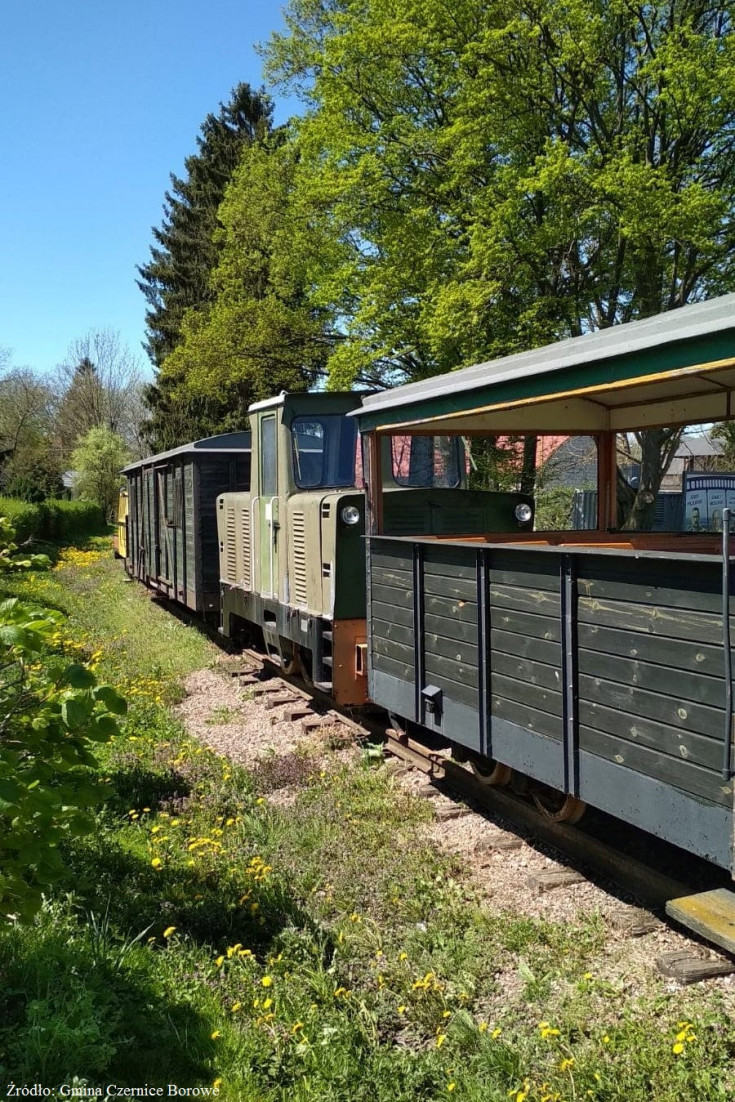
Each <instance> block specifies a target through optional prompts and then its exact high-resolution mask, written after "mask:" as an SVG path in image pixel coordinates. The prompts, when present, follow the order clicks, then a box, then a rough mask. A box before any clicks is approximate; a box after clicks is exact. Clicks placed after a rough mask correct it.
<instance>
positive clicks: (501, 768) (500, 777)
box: [469, 754, 513, 788]
mask: <svg viewBox="0 0 735 1102" xmlns="http://www.w3.org/2000/svg"><path fill="white" fill-rule="evenodd" d="M469 762H470V767H471V769H472V772H473V773H474V774H475V776H476V777H477V779H478V781H480V782H481V783H482V784H486V785H487V786H488V787H489V788H505V786H506V784H508V782H509V781H510V778H511V776H512V774H513V770H512V769H511V767H510V766H509V765H503V763H502V762H500V761H495V759H494V758H482V757H480V756H479V755H475V754H471V755H470V757H469Z"/></svg>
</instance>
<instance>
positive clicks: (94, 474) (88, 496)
mask: <svg viewBox="0 0 735 1102" xmlns="http://www.w3.org/2000/svg"><path fill="white" fill-rule="evenodd" d="M129 457H130V453H129V452H128V449H127V446H126V444H125V441H124V440H123V438H122V437H121V436H118V434H117V433H115V432H112V431H111V430H110V429H108V428H106V427H105V426H104V425H99V426H97V427H96V428H92V429H90V430H89V432H88V433H87V434H86V435H85V436H83V437H82V438H81V439H80V440H79V443H78V444H77V446H76V448H75V449H74V451H73V453H72V457H71V462H72V466H73V468H74V493H75V495H76V496H77V497H81V498H84V499H85V500H86V501H94V502H95V503H96V504H97V505H99V506H100V507H101V509H102V510H103V511H104V514H105V517H106V518H107V520H112V519H113V517H114V516H115V512H116V509H117V502H118V495H119V492H120V487H121V485H122V476H121V475H120V469H121V468H122V467H124V466H125V464H126V463H127V462H128V459H129Z"/></svg>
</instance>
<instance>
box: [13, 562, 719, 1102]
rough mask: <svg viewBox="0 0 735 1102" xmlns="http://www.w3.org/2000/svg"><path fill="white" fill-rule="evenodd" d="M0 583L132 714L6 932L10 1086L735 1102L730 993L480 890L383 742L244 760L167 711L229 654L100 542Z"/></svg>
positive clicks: (301, 1095)
mask: <svg viewBox="0 0 735 1102" xmlns="http://www.w3.org/2000/svg"><path fill="white" fill-rule="evenodd" d="M3 585H4V586H5V587H6V588H8V587H10V588H12V590H13V591H15V592H21V591H22V592H23V593H24V595H26V596H29V597H33V598H35V599H38V600H42V601H44V602H46V603H49V604H52V605H53V606H54V607H57V608H60V609H62V610H63V611H65V612H66V613H67V615H68V621H67V626H66V628H65V631H64V632H63V633H62V638H61V639H60V640H59V645H60V646H63V647H65V648H66V649H67V650H70V651H72V652H74V653H80V654H82V655H84V656H86V657H87V659H88V660H89V661H91V662H92V664H93V665H95V666H96V668H97V673H98V675H99V676H100V677H101V678H103V679H106V680H109V681H111V682H113V683H115V684H116V685H118V686H121V687H122V688H123V689H124V691H126V693H127V695H128V698H129V700H130V713H129V716H128V718H127V721H126V723H125V727H124V730H123V732H122V734H121V736H120V737H119V738H118V739H116V740H115V741H114V742H113V743H111V744H109V745H108V746H106V747H104V748H103V749H102V751H101V754H100V768H101V770H102V771H103V775H104V776H106V777H108V778H109V780H110V784H111V788H112V796H111V798H110V800H109V801H108V803H107V805H106V806H105V807H104V808H103V809H102V810H101V811H100V813H99V815H98V821H97V830H96V832H95V833H94V834H93V835H91V836H89V837H87V838H85V839H83V840H81V841H78V842H77V843H75V845H74V846H73V847H70V849H69V852H68V853H67V855H66V856H67V859H68V860H69V862H70V863H71V867H72V869H73V873H74V878H73V883H72V884H67V885H66V887H65V888H62V889H60V890H59V892H58V894H57V895H55V896H54V898H51V899H49V900H48V901H47V904H46V906H45V907H44V910H43V912H42V913H41V914H40V915H39V917H38V919H37V921H36V922H35V923H34V924H33V925H32V926H29V927H25V928H24V927H11V928H6V929H4V930H3V931H1V932H0V1084H2V1083H3V1082H10V1081H13V1082H15V1083H27V1084H30V1083H33V1082H40V1083H42V1084H43V1085H45V1086H48V1087H49V1088H51V1089H52V1090H53V1091H54V1092H55V1091H57V1090H58V1089H59V1088H60V1087H61V1085H62V1084H68V1085H69V1084H72V1083H76V1086H77V1089H78V1090H80V1091H81V1090H83V1089H84V1088H85V1085H86V1087H87V1088H91V1087H92V1086H97V1085H102V1086H103V1087H104V1086H105V1085H106V1084H107V1083H115V1084H117V1085H118V1086H120V1087H122V1086H129V1087H141V1086H143V1085H144V1084H146V1083H148V1084H150V1085H156V1086H158V1085H160V1086H163V1087H164V1088H165V1087H166V1085H167V1084H169V1083H175V1084H177V1085H178V1086H179V1087H182V1088H183V1087H190V1088H193V1087H200V1088H214V1085H215V1084H217V1089H218V1091H219V1097H221V1098H226V1099H233V1100H235V1099H236V1100H238V1102H240V1100H245V1102H249V1100H252V1102H256V1100H258V1102H266V1100H267V1102H281V1100H283V1102H286V1100H289V1102H291V1100H297V1102H298V1100H302V1099H303V1100H306V1099H317V1100H320V1102H321V1100H325V1102H327V1100H328V1102H331V1100H334V1102H338V1100H339V1102H389V1100H390V1102H414V1100H427V1102H428V1100H434V1099H444V1098H452V1099H465V1100H471V1102H480V1100H482V1102H495V1100H497V1102H500V1100H507V1099H508V1098H510V1099H514V1100H515V1102H561V1100H569V1102H571V1100H572V1099H575V1100H576V1099H586V1098H593V1099H598V1100H600V1102H623V1100H624V1102H629V1100H631V1099H651V1098H655V1099H656V1100H657V1102H680V1100H682V1099H689V1098H707V1099H708V1100H709V1099H725V1098H728V1097H732V1089H733V1077H732V1072H731V1062H732V1055H733V1051H734V1047H735V1029H734V1028H733V1024H732V1022H731V1020H730V1018H729V1017H728V1015H727V1013H726V1007H724V1006H723V1005H722V1003H721V1000H720V996H719V994H718V993H717V992H716V991H710V990H707V989H695V990H687V991H684V992H681V991H677V992H673V993H672V992H669V991H668V990H667V989H666V987H665V985H664V984H663V983H661V984H653V985H652V986H651V987H650V989H649V991H648V994H646V995H645V996H639V997H636V998H632V997H631V996H630V995H629V993H628V991H627V990H626V988H625V987H624V985H623V984H620V985H618V986H616V985H615V984H613V983H610V982H603V981H602V980H600V979H598V978H596V976H595V975H594V972H593V971H591V964H590V962H591V961H593V960H595V959H597V958H598V957H599V954H600V952H601V950H602V947H603V943H604V938H605V931H604V928H603V925H602V923H601V921H600V920H599V918H598V917H597V916H596V915H589V916H585V917H584V918H583V919H581V920H580V921H578V922H577V923H574V924H556V923H551V922H542V921H538V920H532V919H529V918H528V917H525V916H519V915H514V914H507V913H495V912H494V911H492V910H491V909H489V908H488V907H487V906H486V905H483V903H482V902H481V901H480V900H479V899H477V898H476V897H475V895H474V893H473V891H472V890H471V888H470V887H469V886H468V884H467V882H466V880H465V879H464V878H463V876H462V871H461V869H459V868H458V867H456V866H455V865H454V864H453V862H452V860H451V859H448V858H445V857H442V856H440V855H438V854H437V852H436V851H434V850H433V849H432V848H430V847H429V846H427V845H426V844H425V843H424V842H423V841H422V840H421V839H422V831H421V827H422V823H423V822H424V821H425V819H426V816H427V815H428V814H429V812H428V810H427V802H426V801H421V800H420V799H415V798H412V797H409V796H407V795H406V794H405V793H404V792H403V790H401V789H400V788H399V787H398V786H397V785H396V782H395V781H394V780H393V779H392V778H391V777H390V776H389V774H388V773H387V771H386V770H385V769H384V768H383V767H382V765H381V764H380V762H379V760H378V759H377V758H376V756H375V755H374V754H369V753H368V754H366V755H364V758H363V761H362V762H361V763H360V764H358V765H356V766H353V767H349V768H348V767H344V766H341V765H338V764H337V759H336V758H335V760H334V763H333V764H329V763H327V765H325V764H324V762H323V761H322V762H319V761H316V760H314V759H309V758H308V757H304V755H289V756H288V757H287V758H283V759H278V758H273V759H266V760H265V761H264V762H263V763H262V765H261V766H259V767H258V769H256V770H255V771H254V772H253V773H247V772H245V771H243V770H241V769H238V768H236V767H234V766H233V765H231V764H230V763H229V762H228V761H227V760H224V759H221V758H218V757H217V756H216V755H214V754H213V753H211V752H209V751H208V750H206V749H205V748H204V747H202V746H201V745H199V744H197V743H195V742H194V741H193V740H192V739H190V738H189V737H188V736H187V735H186V733H185V732H184V731H183V730H182V729H181V727H180V726H179V724H178V723H177V722H176V720H175V719H174V718H173V717H172V715H171V712H170V704H171V703H172V702H174V701H176V700H177V699H179V698H180V695H181V681H182V678H183V677H184V676H185V675H186V673H187V672H189V671H190V670H192V669H196V668H199V667H201V666H205V665H207V664H209V663H211V662H213V661H214V659H215V658H216V657H217V654H218V652H217V650H216V648H215V646H214V645H213V644H212V643H211V642H210V641H209V640H208V639H207V638H206V637H205V636H204V635H202V634H200V633H199V632H198V631H197V630H196V629H195V628H192V627H189V626H187V625H185V624H184V623H182V622H181V621H180V620H178V619H176V618H173V617H171V616H169V615H168V614H167V613H166V612H165V611H164V610H163V609H161V608H159V607H158V606H156V605H155V604H152V603H151V602H150V600H149V598H148V596H147V595H146V594H145V593H144V592H143V591H142V590H141V589H140V588H139V587H137V586H135V585H134V584H132V583H130V582H128V581H127V580H126V579H125V576H124V573H123V571H122V567H121V566H120V564H119V563H115V562H114V561H113V560H112V558H111V556H110V554H109V551H108V550H107V545H106V544H105V543H104V541H93V542H91V543H90V544H88V545H86V546H85V548H84V549H83V550H81V551H67V552H65V553H63V554H62V555H61V557H60V559H59V562H58V564H57V567H56V568H55V569H54V571H52V572H51V573H49V574H45V575H44V574H35V575H32V576H28V577H26V578H23V579H20V578H18V577H15V578H13V579H12V580H9V581H8V580H6V581H4V582H3ZM279 783H288V784H294V785H296V786H297V788H298V797H297V799H296V802H295V803H294V804H293V805H292V806H290V807H288V808H284V809H282V810H281V809H278V808H275V807H272V806H271V805H270V804H268V803H267V802H266V800H265V799H264V793H266V792H268V791H270V790H272V789H273V788H275V787H278V786H279ZM75 1077H76V1079H75ZM67 1096H68V1092H67ZM59 1097H63V1095H62V1094H59Z"/></svg>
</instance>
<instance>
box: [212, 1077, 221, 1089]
mask: <svg viewBox="0 0 735 1102" xmlns="http://www.w3.org/2000/svg"><path fill="white" fill-rule="evenodd" d="M212 1086H213V1087H214V1089H215V1090H216V1091H218V1090H219V1089H220V1087H221V1086H222V1080H221V1079H215V1081H214V1083H212Z"/></svg>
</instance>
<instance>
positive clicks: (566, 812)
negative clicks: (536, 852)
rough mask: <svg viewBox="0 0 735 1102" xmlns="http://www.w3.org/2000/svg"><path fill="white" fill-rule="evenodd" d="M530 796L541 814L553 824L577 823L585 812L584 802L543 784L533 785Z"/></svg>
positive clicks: (585, 805)
mask: <svg viewBox="0 0 735 1102" xmlns="http://www.w3.org/2000/svg"><path fill="white" fill-rule="evenodd" d="M531 796H532V798H533V802H534V803H535V804H536V807H537V808H538V809H539V811H540V812H541V814H542V815H545V816H546V818H547V819H551V821H552V822H553V823H570V824H572V823H578V822H579V820H580V819H581V818H582V816H583V815H584V813H585V811H586V810H587V804H586V803H585V802H584V800H580V799H578V798H577V797H576V796H571V795H569V794H568V793H565V792H558V791H557V790H556V789H555V788H549V787H548V785H545V784H540V785H535V786H534V788H533V790H532V792H531Z"/></svg>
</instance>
